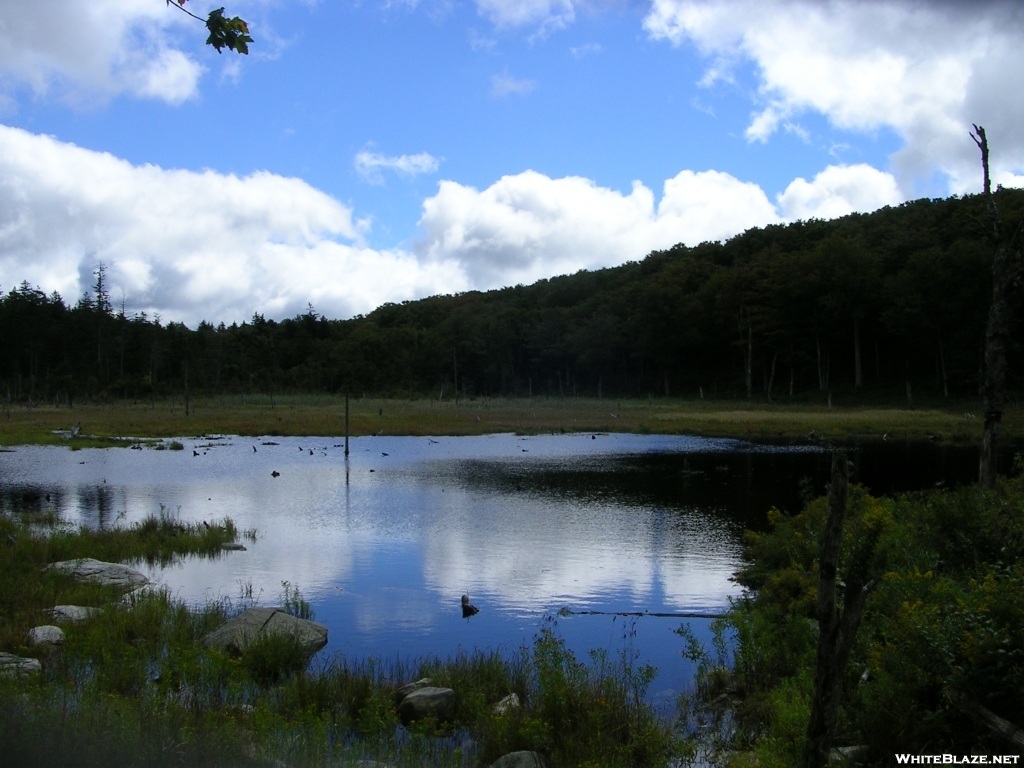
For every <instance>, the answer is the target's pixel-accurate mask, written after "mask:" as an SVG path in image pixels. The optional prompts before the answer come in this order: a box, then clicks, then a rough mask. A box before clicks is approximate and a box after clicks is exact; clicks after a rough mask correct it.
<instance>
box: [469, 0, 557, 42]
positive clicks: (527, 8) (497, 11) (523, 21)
mask: <svg viewBox="0 0 1024 768" xmlns="http://www.w3.org/2000/svg"><path fill="white" fill-rule="evenodd" d="M476 7H477V11H478V12H479V13H480V15H481V16H483V17H484V18H486V19H487V20H488V21H490V22H491V23H492V24H494V26H496V27H498V28H502V27H525V26H536V27H539V28H540V31H541V33H542V34H544V33H546V32H548V31H552V30H556V29H562V28H564V27H567V26H568V25H569V24H572V22H573V21H574V20H575V18H576V11H575V9H574V7H573V3H572V0H476Z"/></svg>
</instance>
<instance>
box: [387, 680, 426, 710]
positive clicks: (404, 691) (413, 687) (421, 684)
mask: <svg viewBox="0 0 1024 768" xmlns="http://www.w3.org/2000/svg"><path fill="white" fill-rule="evenodd" d="M433 684H434V681H433V680H431V679H430V678H429V677H424V678H421V679H419V680H417V681H416V682H415V683H409V684H408V685H403V686H402V687H401V688H399V689H398V690H397V691H395V695H394V699H395V706H398V705H399V704H401V703H402V699H404V698H405V697H406V696H408V695H409V694H410V693H412V692H413V691H418V690H419V689H420V688H428V687H429V686H431V685H433Z"/></svg>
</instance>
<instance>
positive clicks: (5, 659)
mask: <svg viewBox="0 0 1024 768" xmlns="http://www.w3.org/2000/svg"><path fill="white" fill-rule="evenodd" d="M42 668H43V666H42V664H40V663H39V659H26V658H24V657H22V656H15V655H14V654H11V653H0V677H17V676H18V675H30V674H32V673H33V672H39V671H40V670H42Z"/></svg>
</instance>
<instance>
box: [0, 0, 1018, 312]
mask: <svg viewBox="0 0 1024 768" xmlns="http://www.w3.org/2000/svg"><path fill="white" fill-rule="evenodd" d="M225 2H227V0H225ZM188 5H189V7H190V8H192V9H193V10H194V11H195V12H197V13H199V14H200V15H204V14H205V12H206V11H207V10H209V8H208V7H207V6H209V7H213V6H212V5H210V4H209V3H207V4H206V5H204V4H203V2H202V1H201V0H190V2H189V4H188ZM1017 8H1018V4H1015V3H1010V2H979V3H970V4H968V3H958V2H954V1H953V0H936V1H935V2H925V1H924V0H917V1H915V2H909V1H906V2H897V1H895V0H894V1H893V2H884V1H883V0H864V1H863V2H844V1H843V0H829V1H826V0H757V1H756V2H755V0H720V1H718V2H709V1H701V0H651V1H649V2H617V1H616V0H599V1H598V2H582V3H580V2H574V0H561V1H560V2H554V1H553V0H477V2H468V1H467V2H429V1H428V0H423V1H421V2H418V3H415V2H401V0H399V1H397V2H375V1H374V0H363V1H362V2H355V3H353V2H340V1H328V0H321V1H320V2H299V1H297V0H295V1H289V0H234V2H232V3H230V4H229V5H228V9H227V10H228V12H229V14H238V15H241V16H243V17H244V18H246V19H247V20H248V21H249V22H250V25H251V31H252V36H253V37H254V38H255V43H254V44H253V45H252V46H251V54H250V55H249V56H248V57H242V56H237V55H235V54H231V53H225V54H222V55H218V54H217V53H216V52H215V51H214V50H213V49H212V48H209V47H208V46H205V45H203V40H204V39H205V30H204V28H203V26H202V24H200V23H199V22H194V21H192V20H190V19H188V18H187V17H185V16H184V14H181V13H180V12H178V11H177V10H176V9H174V8H169V7H166V6H165V5H164V3H163V2H161V1H160V0H93V1H92V2H91V3H90V4H84V5H83V4H82V3H81V2H80V0H37V1H36V2H29V0H0V289H3V290H9V289H10V288H11V287H13V286H14V285H17V284H18V283H20V282H21V281H22V280H29V281H30V282H31V283H33V284H38V285H40V286H41V287H43V288H44V289H45V290H59V291H60V292H61V293H62V294H63V295H65V297H67V298H70V299H74V298H77V296H78V295H80V294H81V292H82V291H84V290H86V288H87V287H88V284H89V281H90V274H91V272H92V270H93V269H95V265H96V264H97V263H99V262H100V261H102V262H103V263H104V264H106V265H107V266H108V269H109V270H110V274H111V277H112V280H113V283H114V287H115V296H123V297H124V299H125V303H126V306H127V307H128V308H129V311H147V312H149V313H153V312H158V313H160V314H161V315H162V316H163V317H165V318H167V319H176V320H183V321H185V322H188V323H189V324H194V323H195V322H197V321H198V320H199V319H202V318H205V319H208V320H213V321H218V320H226V321H228V322H230V321H232V320H242V319H244V318H246V317H249V316H251V314H252V312H254V311H259V312H263V313H265V314H267V315H269V316H273V317H283V316H289V315H291V314H295V313H297V312H299V311H302V310H304V309H305V307H306V305H307V303H308V302H312V303H313V304H314V306H316V308H317V309H318V310H319V311H321V312H323V313H325V314H327V315H329V316H333V317H345V316H350V315H352V314H354V313H358V312H366V311H369V310H370V309H372V308H373V307H374V306H377V305H378V304H379V303H381V302H382V301H400V300H404V299H410V298H418V297H420V296H424V295H429V294H432V293H438V292H453V291H460V290H467V289H486V288H492V287H498V286H500V285H506V284H512V283H517V282H532V281H533V280H535V279H538V278H542V277H547V276H551V275H554V274H561V273H565V272H572V271H575V270H576V269H580V268H600V267H603V266H613V265H615V264H620V263H623V262H624V261H627V260H630V259H637V258H642V257H643V255H645V254H646V253H647V252H649V251H650V250H651V249H652V248H665V247H670V246H671V245H673V244H674V243H676V242H680V241H682V242H688V243H690V244H696V243H697V242H700V241H701V240H704V239H721V238H723V237H728V236H731V235H732V234H736V233H738V232H740V231H742V230H743V229H745V228H747V227H750V226H757V225H763V224H767V223H773V222H778V221H789V220H794V219H799V218H809V217H812V216H817V217H822V218H829V217H832V216H835V215H842V214H844V213H848V212H851V211H855V210H862V211H863V210H873V209H874V208H877V207H879V206H881V205H886V204H896V203H899V202H902V201H903V200H906V199H910V198H913V197H918V196H922V195H928V196H945V195H948V194H951V193H964V192H970V191H976V189H977V187H978V185H979V179H978V177H980V173H979V172H978V169H977V158H976V153H977V150H976V148H975V147H974V145H973V144H972V143H971V142H970V140H969V138H968V137H967V129H968V128H969V127H970V123H971V122H972V121H975V122H981V123H982V124H984V125H986V126H987V127H988V128H989V133H990V138H991V140H992V142H993V155H994V162H993V166H994V170H995V174H996V177H997V179H998V180H1001V181H1002V182H1003V183H1005V184H1018V183H1019V181H1020V177H1019V176H1018V174H1019V173H1020V171H1021V169H1022V168H1024V137H1022V135H1021V131H1020V130H1019V125H1020V124H1021V123H1020V122H1019V118H1020V117H1021V116H1022V113H1024V96H1021V95H1019V94H1020V93H1021V89H1020V88H1019V87H1015V86H1018V85H1020V83H1018V82H1016V81H1018V80H1020V79H1021V75H1019V74H1017V73H1020V72H1021V71H1022V69H1024V68H1022V67H1021V64H1022V63H1024V62H1022V61H1021V59H1022V58H1024V54H1021V53H1020V51H1022V50H1024V44H1022V43H1024V41H1022V40H1021V39H1020V38H1021V37H1024V32H1022V25H1021V21H1022V18H1021V15H1020V12H1019V11H1018V10H1017ZM55 17H57V18H62V19H65V20H66V23H64V24H62V25H61V30H60V31H57V32H53V31H52V26H50V25H49V24H48V22H47V20H48V19H52V18H55ZM101 153H106V154H101ZM638 185H639V186H638Z"/></svg>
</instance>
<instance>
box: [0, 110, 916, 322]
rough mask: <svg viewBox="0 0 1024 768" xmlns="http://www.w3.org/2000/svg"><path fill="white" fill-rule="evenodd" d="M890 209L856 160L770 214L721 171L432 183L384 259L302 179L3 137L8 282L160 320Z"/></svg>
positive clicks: (229, 314)
mask: <svg viewBox="0 0 1024 768" xmlns="http://www.w3.org/2000/svg"><path fill="white" fill-rule="evenodd" d="M413 157H415V156H413ZM392 159H394V158H392ZM420 165H421V166H422V165H424V163H423V162H422V161H421V162H420ZM413 166H414V167H416V164H415V163H413ZM899 200H900V197H899V192H898V189H897V187H896V183H895V180H894V179H893V177H892V176H891V175H889V174H886V173H882V172H880V171H877V170H875V169H873V168H870V167H868V166H863V165H859V166H832V167H829V168H826V169H825V170H824V171H822V172H821V173H819V174H818V175H817V176H815V177H814V179H812V180H811V181H806V180H804V179H797V180H795V181H794V182H793V183H792V184H790V185H789V187H788V188H787V189H786V190H785V191H784V192H783V193H782V194H781V195H779V196H778V198H777V201H776V203H777V204H773V203H772V202H771V201H770V200H769V199H768V197H767V195H766V194H765V193H764V191H763V190H762V189H761V188H760V187H759V186H757V185H756V184H753V183H751V182H745V181H742V180H740V179H737V178H735V177H734V176H731V175H729V174H727V173H722V172H719V171H714V170H709V171H700V172H694V171H690V170H686V171H682V172H681V173H679V174H677V175H676V176H675V177H673V178H671V179H669V180H667V181H666V182H665V183H664V186H663V189H662V194H661V199H660V200H657V201H656V199H655V194H654V192H652V191H651V190H650V189H649V188H647V187H646V186H644V185H643V184H641V183H640V182H634V184H633V187H632V189H631V190H630V191H629V192H628V193H623V192H620V191H618V190H613V189H608V188H606V187H601V186H599V185H598V184H596V183H595V182H593V181H591V180H589V179H585V178H580V177H575V176H570V177H565V178H558V179H553V178H550V177H548V176H545V175H544V174H541V173H537V172H535V171H525V172H523V173H519V174H516V175H511V176H505V177H503V178H501V179H499V180H498V181H496V182H495V183H494V184H492V185H491V186H489V187H487V188H485V189H483V190H478V189H475V188H473V187H470V186H466V185H463V184H459V183H458V182H455V181H442V182H440V184H439V186H438V191H437V193H436V194H435V195H433V196H431V197H429V198H427V199H426V200H424V202H423V215H422V217H421V219H420V222H419V224H420V227H421V229H422V232H423V236H422V238H421V239H420V240H419V241H418V242H416V243H415V244H414V246H413V248H412V249H411V250H402V249H392V250H377V249H373V248H369V247H367V246H366V245H365V243H364V240H363V237H364V235H365V233H366V231H367V228H368V224H366V223H365V222H364V221H359V220H357V219H355V218H354V216H353V213H352V210H351V209H350V208H349V207H347V206H345V205H343V204H342V203H340V202H338V201H337V200H335V199H334V198H332V197H330V196H329V195H327V194H324V193H323V192H321V191H319V190H317V189H314V188H313V187H311V186H309V185H308V184H307V183H305V182H304V181H302V180H300V179H294V178H285V177H282V176H278V175H275V174H271V173H267V172H257V173H253V174H251V175H249V176H246V177H244V178H239V177H237V176H233V175H226V174H219V173H215V172H213V171H203V172H201V173H197V172H192V171H182V170H166V169H163V168H159V167H156V166H152V165H145V166H135V165H132V164H130V163H128V162H126V161H124V160H120V159H118V158H115V157H113V156H112V155H109V154H105V153H100V152H94V151H91V150H87V149H82V148H80V147H76V146H74V145H71V144H66V143H62V142H60V141H57V140H56V139H54V138H51V137H47V136H37V135H33V134H30V133H28V132H26V131H23V130H20V129H16V128H9V127H4V126H0V287H2V289H3V290H9V289H11V288H13V287H14V286H15V285H17V284H18V283H20V282H21V281H23V280H27V281H28V282H29V283H30V284H32V285H38V286H40V287H42V288H43V289H44V290H46V291H47V292H49V291H53V290H57V291H59V292H60V293H61V294H62V295H63V296H64V297H65V298H66V299H69V300H72V301H73V300H75V299H76V298H77V297H78V296H79V295H81V294H82V293H83V292H85V291H87V290H88V289H89V287H90V285H91V283H92V272H93V270H94V269H95V267H96V265H97V264H98V263H100V262H103V263H104V264H106V265H107V268H108V277H109V279H110V284H111V285H110V287H111V293H112V295H113V296H115V297H119V296H120V295H121V294H122V292H123V293H124V295H125V297H126V299H127V304H128V308H129V310H130V311H134V312H138V311H145V312H147V313H149V314H153V313H160V314H161V315H162V316H163V317H164V318H165V319H167V320H182V321H185V322H187V323H189V324H195V323H196V322H198V321H199V320H201V319H207V320H211V321H215V322H216V321H221V320H223V321H225V322H232V321H241V320H244V319H246V318H248V317H250V316H251V315H252V313H253V312H254V311H258V312H261V313H263V314H265V315H266V316H268V317H275V318H281V317H288V316H293V315H295V314H298V313H300V312H302V311H303V310H305V308H306V305H307V303H308V302H312V303H313V304H314V305H315V306H316V308H317V309H318V310H319V311H321V312H322V313H324V314H326V315H328V316H332V317H349V316H351V315H353V314H356V313H366V312H369V311H370V310H372V309H374V308H375V307H377V306H379V305H380V304H382V303H384V302H387V301H402V300H405V299H415V298H420V297H423V296H428V295H432V294H437V293H451V292H456V291H464V290H469V289H489V288H496V287H500V286H504V285H510V284H515V283H529V282H532V281H534V280H537V279H541V278H546V277H551V276H553V275H558V274H566V273H571V272H575V271H577V270H580V269H598V268H602V267H609V266H616V265H618V264H622V263H623V262H625V261H629V260H632V259H640V258H643V257H644V256H645V255H646V254H647V253H649V252H650V251H652V250H655V249H662V248H668V247H671V246H672V245H675V244H676V243H678V242H683V243H687V244H688V245H696V244H698V243H700V242H702V241H705V240H721V239H724V238H728V237H730V236H732V235H735V234H737V233H739V232H742V231H743V230H745V229H748V228H750V227H754V226H761V225H765V224H771V223H777V222H781V221H785V220H791V219H796V218H811V217H831V216H837V215H841V214H845V213H848V212H851V211H868V210H872V209H874V208H877V207H879V206H881V205H885V204H890V203H896V202H899Z"/></svg>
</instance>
